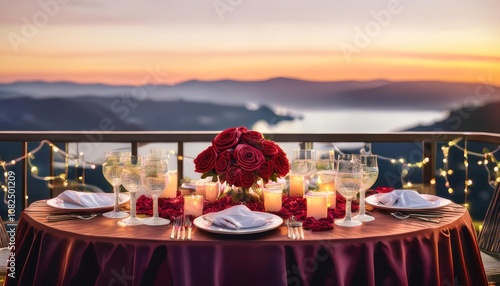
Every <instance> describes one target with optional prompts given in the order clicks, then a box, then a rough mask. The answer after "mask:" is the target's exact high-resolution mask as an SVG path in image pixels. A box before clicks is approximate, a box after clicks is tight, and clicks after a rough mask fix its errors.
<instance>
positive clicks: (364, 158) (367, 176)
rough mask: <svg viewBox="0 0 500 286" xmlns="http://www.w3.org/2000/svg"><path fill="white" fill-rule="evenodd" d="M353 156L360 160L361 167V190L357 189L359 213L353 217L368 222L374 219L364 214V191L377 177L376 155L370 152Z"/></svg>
mask: <svg viewBox="0 0 500 286" xmlns="http://www.w3.org/2000/svg"><path fill="white" fill-rule="evenodd" d="M354 156H355V157H354V158H358V159H359V160H360V161H361V165H362V169H363V184H362V186H361V190H360V191H359V214H358V215H357V216H355V217H354V219H357V220H359V221H363V222H369V221H373V220H375V218H374V217H373V216H371V215H367V214H366V210H365V193H366V191H367V190H368V189H369V188H370V187H371V186H373V184H375V181H377V178H378V172H379V171H378V164H377V155H371V154H356V155H354Z"/></svg>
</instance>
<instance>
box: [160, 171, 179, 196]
mask: <svg viewBox="0 0 500 286" xmlns="http://www.w3.org/2000/svg"><path fill="white" fill-rule="evenodd" d="M177 182H178V177H177V170H173V171H169V172H168V184H167V185H166V186H165V189H164V190H163V193H161V195H160V198H175V197H177V188H178V183H177Z"/></svg>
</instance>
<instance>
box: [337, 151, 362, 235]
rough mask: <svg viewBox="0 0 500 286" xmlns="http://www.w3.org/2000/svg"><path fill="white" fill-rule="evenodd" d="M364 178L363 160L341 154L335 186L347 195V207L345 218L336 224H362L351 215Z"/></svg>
mask: <svg viewBox="0 0 500 286" xmlns="http://www.w3.org/2000/svg"><path fill="white" fill-rule="evenodd" d="M362 180H363V173H362V166H361V162H360V161H358V160H353V159H352V158H351V159H349V158H348V157H343V156H339V160H338V166H337V174H336V176H335V188H336V189H337V192H339V193H340V194H341V195H342V196H344V197H345V199H346V209H345V218H344V219H338V220H336V221H335V224H336V225H340V226H349V227H351V226H359V225H361V222H360V221H359V220H353V219H352V217H351V202H352V199H353V198H354V197H355V196H356V194H357V193H358V192H359V190H360V189H361V184H362Z"/></svg>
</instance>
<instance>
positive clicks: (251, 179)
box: [240, 171, 257, 188]
mask: <svg viewBox="0 0 500 286" xmlns="http://www.w3.org/2000/svg"><path fill="white" fill-rule="evenodd" d="M256 179H257V177H256V176H255V174H254V173H253V172H248V171H243V172H241V175H240V184H241V186H242V187H243V188H250V187H251V186H252V185H253V184H254V183H255V181H256Z"/></svg>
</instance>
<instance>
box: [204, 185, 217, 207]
mask: <svg viewBox="0 0 500 286" xmlns="http://www.w3.org/2000/svg"><path fill="white" fill-rule="evenodd" d="M218 196H219V184H218V183H214V182H207V183H206V184H205V198H206V199H207V200H208V201H209V202H215V200H216V199H217V197H218Z"/></svg>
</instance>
